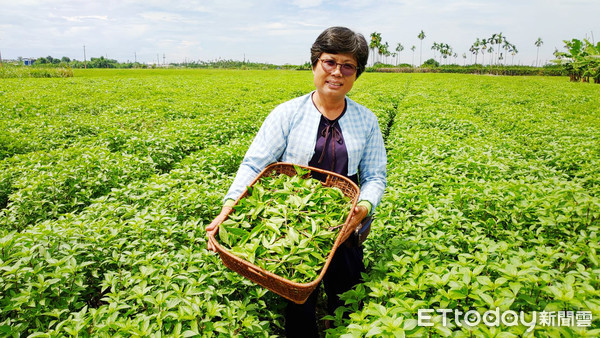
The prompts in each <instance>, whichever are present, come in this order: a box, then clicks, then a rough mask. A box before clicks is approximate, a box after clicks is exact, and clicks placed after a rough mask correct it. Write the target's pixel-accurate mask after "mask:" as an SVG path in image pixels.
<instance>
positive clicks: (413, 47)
mask: <svg viewBox="0 0 600 338" xmlns="http://www.w3.org/2000/svg"><path fill="white" fill-rule="evenodd" d="M415 49H417V46H415V45H413V46H412V47H410V50H412V52H413V58H412V65H413V67H414V66H415Z"/></svg>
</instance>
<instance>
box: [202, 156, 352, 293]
mask: <svg viewBox="0 0 600 338" xmlns="http://www.w3.org/2000/svg"><path fill="white" fill-rule="evenodd" d="M277 166H283V167H294V166H297V167H300V168H303V169H308V170H310V171H315V172H319V173H321V174H326V175H328V176H333V177H336V178H338V179H341V180H342V181H345V182H347V183H349V184H350V186H351V187H352V188H353V189H354V191H355V192H356V194H355V196H354V197H353V198H352V207H351V209H350V212H349V213H348V216H347V217H346V221H345V222H344V224H343V226H342V227H341V228H340V230H339V232H338V234H337V236H336V239H335V241H334V244H333V246H332V248H331V250H330V251H329V254H328V255H327V260H326V261H325V264H324V265H323V266H322V268H321V272H320V273H319V276H318V277H317V278H316V279H315V280H313V281H311V282H308V283H298V282H294V281H291V280H289V279H287V278H284V277H281V276H279V275H277V274H275V273H273V272H270V271H267V270H265V269H263V268H261V267H259V266H256V265H255V264H253V263H250V262H248V261H246V260H245V259H243V258H241V257H238V256H236V255H234V254H233V253H231V252H230V251H229V250H227V249H226V248H225V247H223V246H222V245H221V244H220V243H219V241H218V240H217V239H216V235H217V233H218V232H219V227H220V225H221V223H219V224H217V226H216V227H215V230H214V231H212V232H210V233H209V234H208V240H209V241H210V242H211V244H213V245H214V247H215V248H216V250H217V252H218V253H219V255H225V256H227V257H228V258H230V259H234V260H235V261H237V262H238V263H241V264H243V265H246V266H248V267H250V268H252V269H254V270H256V271H258V272H260V273H261V274H263V275H265V276H268V277H269V278H274V279H276V280H278V281H280V282H282V283H284V284H286V285H288V286H291V287H294V288H300V289H310V288H314V287H316V285H317V284H318V283H319V282H320V281H321V279H323V276H324V275H325V273H326V272H327V268H328V267H329V264H330V263H331V260H332V258H333V255H334V254H335V252H336V251H337V248H338V247H339V246H340V244H341V243H342V237H347V236H345V234H346V232H347V230H348V229H347V228H348V226H349V225H350V220H351V219H352V216H353V215H354V209H355V207H356V204H357V202H358V197H359V194H360V188H359V187H358V186H357V185H356V183H354V182H353V181H352V180H350V179H349V178H347V177H345V176H343V175H340V174H338V173H335V172H333V171H329V170H324V169H320V168H315V167H312V166H307V165H300V164H294V163H290V162H274V163H271V164H269V165H267V166H266V167H265V168H264V169H263V170H262V171H261V172H260V173H259V174H258V175H257V176H256V178H254V180H253V181H252V183H250V185H249V186H253V185H254V184H255V183H256V182H257V181H258V180H259V179H260V178H262V177H263V176H264V175H265V174H267V173H270V171H271V170H273V168H274V167H277ZM326 182H327V181H326ZM326 182H325V183H323V184H326ZM247 194H248V187H246V189H245V190H244V192H243V193H242V194H241V195H240V197H238V199H237V200H236V201H235V203H234V205H237V204H238V203H239V201H240V200H242V199H243V198H245V197H246V195H247ZM232 212H233V208H231V210H229V212H228V213H227V217H226V218H225V219H224V220H226V219H228V218H229V215H230V214H231V213H232ZM345 239H346V238H344V239H343V240H345ZM222 260H223V259H222ZM252 282H254V283H256V284H259V285H261V286H263V287H265V288H267V289H270V288H269V287H267V286H265V285H262V284H260V283H258V282H256V281H254V280H252ZM271 291H273V290H271ZM274 292H275V291H274ZM311 292H312V291H311ZM276 293H277V294H279V295H281V296H283V297H285V298H288V299H290V300H292V301H294V302H296V300H295V299H291V298H289V297H287V296H286V295H283V294H280V293H278V292H276ZM309 295H310V294H309Z"/></svg>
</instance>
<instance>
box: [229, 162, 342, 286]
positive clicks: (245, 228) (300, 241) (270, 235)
mask: <svg viewBox="0 0 600 338" xmlns="http://www.w3.org/2000/svg"><path fill="white" fill-rule="evenodd" d="M295 168H296V173H297V174H296V175H295V176H292V177H290V176H287V175H285V174H281V175H277V174H276V173H272V174H270V175H268V176H266V177H261V178H260V180H258V181H257V182H256V183H255V184H254V185H252V186H251V187H248V194H247V196H246V197H245V198H243V199H241V200H240V201H239V202H238V203H237V204H236V205H235V206H234V211H233V212H232V213H231V214H230V215H229V218H228V219H227V220H226V221H224V222H223V223H222V224H221V225H219V239H220V241H221V242H222V243H223V244H224V245H225V247H226V248H228V249H229V250H230V251H231V252H232V253H233V254H234V255H236V256H238V257H241V258H243V259H245V260H246V261H248V262H250V263H253V264H255V265H257V266H259V267H261V268H264V269H265V270H267V271H270V272H273V273H274V274H276V275H279V276H281V277H284V278H286V279H288V280H291V281H293V282H297V283H309V282H311V281H313V280H315V279H316V278H317V276H318V275H319V273H320V271H321V269H322V268H323V265H324V264H325V261H326V259H327V255H328V254H329V252H330V251H331V249H332V248H333V244H334V242H335V238H336V235H337V234H338V233H339V231H340V229H341V226H342V225H344V223H345V221H346V217H348V214H349V212H350V203H349V202H350V199H349V198H348V197H346V196H345V195H344V193H343V192H342V191H341V190H340V189H338V188H334V187H325V186H324V185H323V184H322V183H321V182H320V181H319V180H317V179H314V178H310V177H307V178H304V177H303V176H306V175H307V174H308V173H309V171H307V170H304V169H302V168H300V167H295Z"/></svg>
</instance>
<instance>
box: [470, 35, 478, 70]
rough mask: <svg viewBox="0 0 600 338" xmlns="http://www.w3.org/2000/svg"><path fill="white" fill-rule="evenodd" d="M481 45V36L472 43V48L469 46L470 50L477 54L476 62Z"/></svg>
mask: <svg viewBox="0 0 600 338" xmlns="http://www.w3.org/2000/svg"><path fill="white" fill-rule="evenodd" d="M479 46H481V40H479V38H477V40H475V42H473V44H472V45H471V48H469V51H470V52H471V53H473V54H475V64H477V55H478V54H479Z"/></svg>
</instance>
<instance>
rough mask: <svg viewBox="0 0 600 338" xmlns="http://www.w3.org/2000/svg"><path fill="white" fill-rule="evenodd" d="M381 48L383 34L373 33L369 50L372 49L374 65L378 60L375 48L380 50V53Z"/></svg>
mask: <svg viewBox="0 0 600 338" xmlns="http://www.w3.org/2000/svg"><path fill="white" fill-rule="evenodd" d="M380 46H381V33H377V32H373V33H371V43H370V44H369V48H371V50H372V51H373V53H372V54H373V65H375V62H376V61H377V60H375V59H376V57H375V56H376V55H377V54H375V48H377V49H378V51H379V47H380Z"/></svg>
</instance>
